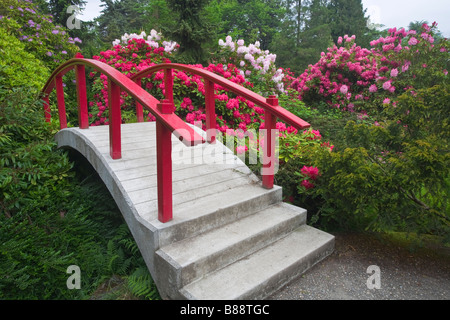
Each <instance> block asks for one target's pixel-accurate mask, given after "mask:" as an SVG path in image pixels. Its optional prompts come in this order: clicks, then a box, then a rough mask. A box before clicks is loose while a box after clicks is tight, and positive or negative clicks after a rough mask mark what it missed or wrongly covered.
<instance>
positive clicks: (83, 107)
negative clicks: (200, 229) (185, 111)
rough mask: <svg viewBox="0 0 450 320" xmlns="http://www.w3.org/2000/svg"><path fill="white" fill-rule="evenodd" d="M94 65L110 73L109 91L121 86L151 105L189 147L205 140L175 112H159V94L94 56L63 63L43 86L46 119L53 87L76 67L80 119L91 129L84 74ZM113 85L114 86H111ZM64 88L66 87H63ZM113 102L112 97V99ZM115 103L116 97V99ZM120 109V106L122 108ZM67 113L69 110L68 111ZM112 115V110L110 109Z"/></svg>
mask: <svg viewBox="0 0 450 320" xmlns="http://www.w3.org/2000/svg"><path fill="white" fill-rule="evenodd" d="M85 66H90V67H93V68H94V69H96V70H97V71H99V72H101V73H103V74H104V75H106V76H107V78H108V81H109V84H110V85H108V90H109V94H113V95H114V94H115V93H114V89H115V88H114V86H118V87H120V89H121V90H122V91H126V92H127V93H128V94H129V95H130V96H132V97H133V98H134V99H135V100H136V101H137V102H139V103H140V104H141V105H142V106H144V107H145V108H147V109H148V110H149V111H150V112H151V114H152V115H154V116H155V118H156V121H158V122H161V123H162V124H163V125H164V126H165V127H166V128H168V129H169V130H170V131H171V132H173V133H174V134H175V135H176V136H177V137H178V138H179V139H180V140H182V142H183V143H185V144H186V145H188V146H193V145H196V144H199V143H203V142H204V140H203V138H202V137H201V136H200V135H199V134H198V133H197V132H195V130H194V129H192V128H191V127H190V126H188V125H187V124H186V123H185V122H184V121H183V120H182V119H181V118H179V117H178V116H177V115H175V114H174V113H163V112H161V111H159V109H158V107H157V105H158V103H160V101H159V100H157V99H156V98H155V97H153V96H152V95H151V94H149V93H148V92H147V91H145V90H144V89H142V88H141V87H140V86H139V85H138V84H136V83H135V82H134V81H132V80H130V79H129V78H128V77H126V76H125V75H124V74H122V73H121V72H120V71H118V70H116V69H114V68H113V67H111V66H109V65H107V64H105V63H103V62H100V61H97V60H92V59H84V58H74V59H71V60H69V61H67V62H65V63H64V64H62V65H60V66H59V67H58V68H57V69H56V70H55V71H54V72H53V73H52V75H51V76H50V78H49V79H48V81H47V82H46V84H45V85H44V88H43V89H42V93H43V99H44V102H45V103H44V108H45V114H46V121H50V108H49V104H48V96H49V94H50V93H51V92H52V90H53V89H54V88H55V86H56V82H57V81H56V78H57V77H62V76H63V75H65V74H66V73H67V72H69V71H70V70H72V69H74V68H75V69H76V76H77V94H78V106H79V118H80V128H82V129H86V128H88V126H89V124H88V121H87V119H88V112H87V99H86V81H85V75H84V67H85ZM111 87H113V88H111ZM61 90H62V87H61ZM60 92H61V91H60ZM57 96H60V97H62V98H63V97H64V96H63V94H59V95H57ZM108 100H109V102H110V103H111V102H113V101H111V99H108ZM113 100H114V102H115V99H113ZM61 105H62V103H61ZM58 111H59V113H60V117H64V118H65V115H61V113H63V112H62V111H65V110H63V109H62V108H58ZM119 111H120V108H119ZM64 113H65V112H64ZM110 117H111V112H110ZM64 125H65V122H64V121H63V122H62V123H61V129H63V128H64ZM119 158H120V157H119Z"/></svg>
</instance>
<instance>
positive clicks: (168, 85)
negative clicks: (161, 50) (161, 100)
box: [164, 69, 173, 104]
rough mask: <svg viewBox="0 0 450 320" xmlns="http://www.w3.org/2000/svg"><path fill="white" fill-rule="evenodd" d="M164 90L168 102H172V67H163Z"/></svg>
mask: <svg viewBox="0 0 450 320" xmlns="http://www.w3.org/2000/svg"><path fill="white" fill-rule="evenodd" d="M164 90H165V91H166V93H165V95H164V96H165V98H166V100H168V101H169V102H171V103H172V104H173V70H172V69H165V70H164Z"/></svg>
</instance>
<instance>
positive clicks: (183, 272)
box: [155, 203, 306, 298]
mask: <svg viewBox="0 0 450 320" xmlns="http://www.w3.org/2000/svg"><path fill="white" fill-rule="evenodd" d="M305 221H306V210H304V209H300V208H298V207H295V206H291V205H289V204H285V203H278V204H275V205H272V206H269V207H267V208H265V209H263V210H260V211H258V212H257V213H254V214H252V215H250V216H247V217H244V218H242V219H239V220H237V221H234V222H232V223H229V224H227V225H224V226H222V227H221V228H216V229H213V230H210V231H208V232H205V233H202V234H200V235H198V236H196V237H193V238H188V239H185V240H182V241H178V242H175V243H172V244H169V245H167V246H164V247H162V248H161V249H160V250H158V251H157V252H156V259H155V261H156V262H155V263H156V265H157V270H158V273H159V274H160V275H162V276H163V277H165V278H170V279H171V280H170V282H171V283H173V284H176V286H174V287H177V288H181V287H183V286H184V285H187V284H188V283H190V282H192V281H195V280H197V279H199V278H200V277H202V276H203V275H204V274H207V273H210V272H212V271H214V270H217V269H219V268H223V267H224V266H227V265H229V264H231V263H234V262H235V261H237V260H239V259H241V258H243V257H245V256H247V255H249V254H251V253H253V252H256V251H257V250H259V249H262V248H263V247H265V246H266V245H268V244H270V243H272V242H274V241H276V240H278V239H280V238H282V237H284V236H285V235H286V234H287V233H289V232H291V231H293V230H294V229H295V228H297V227H298V226H300V225H302V224H304V223H305ZM175 298H176V297H175Z"/></svg>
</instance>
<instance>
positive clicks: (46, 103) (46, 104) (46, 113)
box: [42, 94, 52, 122]
mask: <svg viewBox="0 0 450 320" xmlns="http://www.w3.org/2000/svg"><path fill="white" fill-rule="evenodd" d="M42 100H44V117H45V122H50V121H51V119H52V114H51V111H50V101H49V95H48V94H45V96H44V97H43V98H42Z"/></svg>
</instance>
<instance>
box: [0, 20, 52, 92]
mask: <svg viewBox="0 0 450 320" xmlns="http://www.w3.org/2000/svg"><path fill="white" fill-rule="evenodd" d="M8 26H11V27H15V26H17V27H18V25H17V24H16V23H14V21H8ZM49 75H50V73H49V71H48V69H47V68H46V67H45V65H44V64H43V63H42V62H41V61H40V60H38V59H36V58H35V56H34V55H33V54H31V53H28V52H27V51H25V45H24V44H23V43H22V42H20V41H19V40H18V39H16V38H15V37H14V36H13V35H11V34H10V32H8V30H7V29H6V28H4V26H3V25H2V24H0V86H3V87H5V88H13V87H20V86H24V85H26V86H29V87H32V88H34V89H35V90H39V89H41V88H42V87H43V86H44V84H45V82H46V81H47V79H48V77H49Z"/></svg>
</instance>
